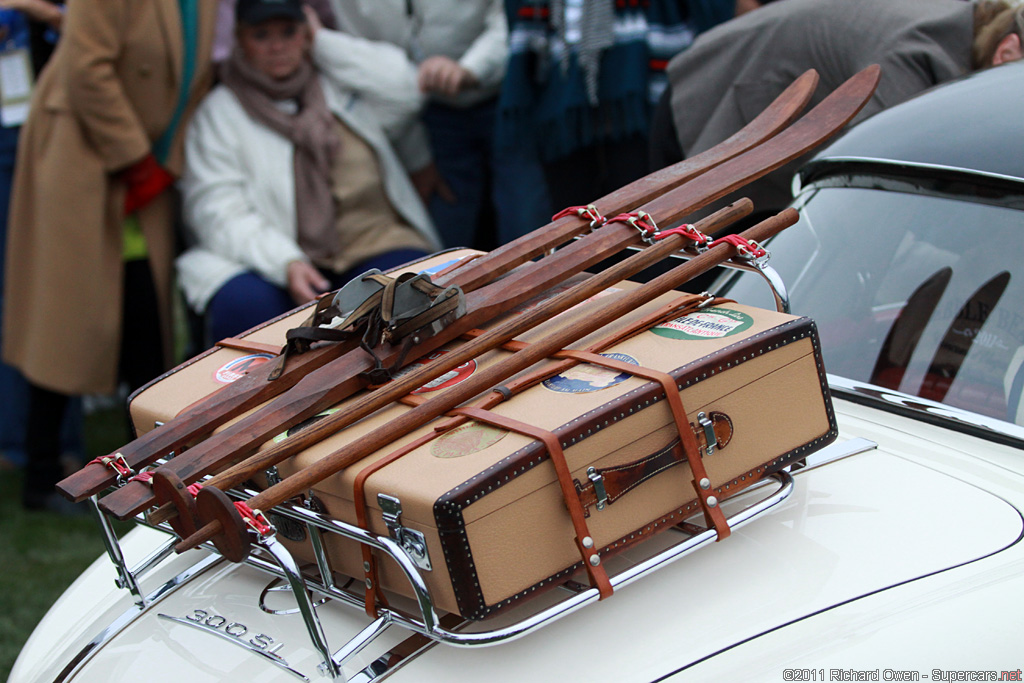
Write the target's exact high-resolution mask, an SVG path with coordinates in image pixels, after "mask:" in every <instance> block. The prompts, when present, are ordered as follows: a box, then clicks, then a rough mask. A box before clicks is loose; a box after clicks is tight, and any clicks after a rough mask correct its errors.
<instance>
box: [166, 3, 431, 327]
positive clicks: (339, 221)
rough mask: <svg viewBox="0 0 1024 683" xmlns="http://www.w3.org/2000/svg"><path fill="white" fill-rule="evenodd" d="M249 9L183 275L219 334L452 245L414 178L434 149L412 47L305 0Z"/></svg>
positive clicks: (191, 184) (194, 303) (192, 190)
mask: <svg viewBox="0 0 1024 683" xmlns="http://www.w3.org/2000/svg"><path fill="white" fill-rule="evenodd" d="M236 18H237V20H238V21H237V24H238V25H237V38H238V40H237V45H236V47H235V49H234V52H233V53H232V55H231V57H230V58H229V59H228V60H227V61H226V62H225V63H224V65H223V66H222V70H221V84H220V85H218V86H217V87H216V88H215V89H214V90H213V91H212V92H211V93H210V94H209V95H208V96H207V98H206V100H204V102H203V103H202V104H201V105H200V107H199V109H198V111H197V112H196V115H195V117H194V118H193V120H192V123H191V124H190V127H189V130H188V137H187V140H186V167H185V173H184V176H183V179H182V189H183V192H184V201H185V222H186V226H187V229H188V234H189V236H190V238H191V239H192V240H193V242H194V244H193V245H192V246H191V247H190V248H189V249H188V250H187V251H186V252H185V253H184V254H182V255H181V256H180V257H179V258H178V261H177V266H178V275H179V282H180V285H181V287H182V290H183V291H184V293H185V298H186V300H187V301H188V303H189V305H190V306H191V307H192V308H193V309H194V310H195V311H197V312H199V313H202V314H204V315H205V319H206V326H207V341H208V342H212V341H217V340H219V339H222V338H225V337H230V336H234V335H237V334H238V333H240V332H243V331H244V330H246V329H248V328H250V327H252V326H253V325H256V324H258V323H261V322H263V321H265V320H267V319H269V318H272V317H274V316H275V315H278V314H280V313H284V312H285V311H287V310H290V309H291V308H293V307H294V306H295V305H298V304H303V303H306V302H307V301H310V300H312V299H313V298H315V297H316V296H317V295H318V294H320V293H321V292H324V291H328V290H330V289H335V288H337V287H340V286H341V285H342V284H344V283H345V282H347V281H348V280H349V279H351V278H352V277H354V276H356V275H358V274H360V273H362V272H364V271H366V270H368V269H370V268H379V269H381V270H386V269H388V268H390V267H394V266H397V265H400V264H402V263H404V262H407V261H409V260H412V259H414V258H416V257H418V256H420V255H422V254H425V253H429V252H431V251H433V250H435V249H437V248H438V243H439V241H438V239H437V235H436V233H435V231H434V228H433V226H432V225H431V223H430V219H429V217H428V215H427V212H426V210H425V209H424V207H423V204H422V202H421V201H420V199H419V196H418V195H417V194H416V192H415V190H414V189H413V186H412V184H411V182H410V180H409V176H408V171H409V170H412V171H415V170H418V169H420V168H422V167H423V166H426V165H427V164H428V163H429V161H430V156H429V154H430V153H429V150H428V149H426V148H424V147H421V146H416V144H415V141H416V140H417V139H416V138H415V137H414V136H406V135H405V133H406V132H407V131H408V130H409V128H410V127H411V126H412V125H413V124H414V122H415V120H416V116H417V113H418V108H419V106H420V104H421V102H422V96H421V94H420V93H419V91H418V87H417V83H416V72H415V70H414V69H412V68H411V67H410V66H409V64H408V61H407V60H406V59H405V55H404V54H403V53H402V52H401V51H400V50H399V49H398V48H395V47H393V46H391V45H386V44H383V43H373V42H369V41H365V40H362V39H358V38H355V37H352V36H348V35H345V34H341V33H337V32H334V31H329V30H327V29H324V28H322V26H320V24H319V21H318V20H317V19H316V15H315V14H313V13H311V12H304V11H303V9H302V6H301V2H300V0H284V1H281V0H239V2H238V5H237V7H236ZM403 142H411V143H413V144H405V145H404V146H403V144H402V143H403Z"/></svg>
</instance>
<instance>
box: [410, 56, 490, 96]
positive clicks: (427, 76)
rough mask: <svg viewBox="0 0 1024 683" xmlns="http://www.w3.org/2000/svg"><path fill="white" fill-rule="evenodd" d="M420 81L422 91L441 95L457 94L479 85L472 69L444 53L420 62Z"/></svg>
mask: <svg viewBox="0 0 1024 683" xmlns="http://www.w3.org/2000/svg"><path fill="white" fill-rule="evenodd" d="M418 81H419V86H420V90H421V91H422V92H425V93H438V94H441V95H455V94H457V93H459V92H462V91H463V90H466V89H468V88H473V87H476V86H477V85H478V81H477V79H476V76H474V75H473V72H472V71H470V70H469V69H466V68H464V67H463V66H462V65H461V64H459V63H458V62H456V61H455V60H454V59H451V58H450V57H444V56H442V55H434V56H433V57H427V58H426V59H425V60H423V62H422V63H420V70H419V78H418Z"/></svg>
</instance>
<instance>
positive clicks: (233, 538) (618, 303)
mask: <svg viewBox="0 0 1024 683" xmlns="http://www.w3.org/2000/svg"><path fill="white" fill-rule="evenodd" d="M797 218H798V215H797V212H796V210H794V209H786V210H784V211H783V212H782V213H780V214H778V215H777V216H774V217H772V218H769V219H768V220H766V221H763V222H761V223H759V224H758V225H756V226H754V227H753V228H750V229H749V230H747V231H745V232H744V233H742V235H741V236H742V237H743V238H744V239H746V240H747V241H749V242H760V241H763V240H766V239H768V238H770V237H772V236H773V235H775V234H777V233H779V232H781V231H782V230H783V229H785V228H786V227H789V226H790V225H792V224H793V223H795V222H796V220H797ZM685 242H686V238H685V237H683V236H681V235H678V234H674V235H669V236H668V237H666V238H665V241H664V243H663V245H661V246H662V247H663V248H664V250H665V251H666V252H671V251H674V250H678V249H680V248H682V247H683V246H685V244H684V243H685ZM652 248H657V247H652ZM736 249H737V248H736V247H735V246H734V245H733V244H731V243H728V242H720V243H718V244H716V245H715V246H712V247H711V248H710V249H709V250H708V251H706V252H704V253H703V254H701V255H699V256H697V257H695V258H693V259H692V260H690V261H687V262H686V263H683V264H682V265H679V266H676V267H675V268H673V269H672V270H670V271H669V272H667V273H665V274H663V275H660V276H658V277H657V278H655V279H653V280H651V281H650V282H648V283H645V284H643V285H640V286H639V287H637V288H636V289H635V290H633V291H630V292H623V293H620V294H618V295H616V296H614V297H609V299H608V301H607V302H606V303H604V302H601V303H598V304H596V305H595V308H594V310H592V311H590V314H589V315H588V316H587V317H586V318H584V319H583V320H581V321H579V322H578V323H576V324H575V325H572V326H570V327H566V328H564V329H562V330H559V331H557V332H554V333H552V334H550V335H547V336H545V337H543V338H542V339H540V340H538V341H535V342H532V343H531V344H529V345H527V346H526V347H525V348H524V349H523V350H521V351H517V352H516V353H514V354H513V355H512V356H511V357H509V358H507V359H505V360H502V361H500V362H498V363H495V364H494V365H492V366H490V367H487V368H484V369H482V370H480V371H479V372H478V373H477V374H476V375H474V376H473V377H470V378H469V379H467V380H466V381H464V382H462V383H461V384H458V385H456V386H454V387H451V388H449V389H448V390H446V391H445V392H444V393H442V394H440V395H438V396H437V397H435V398H432V399H430V400H428V401H426V402H424V403H422V404H420V405H419V406H416V407H415V408H413V409H411V410H410V411H409V412H407V413H404V414H403V415H400V416H399V417H396V418H395V419H393V420H391V421H390V422H389V423H388V424H387V425H385V426H383V427H379V428H377V429H375V430H373V431H371V432H370V433H368V434H365V435H363V436H362V437H360V438H359V439H358V440H356V441H354V442H352V443H350V444H348V445H347V446H344V447H343V448H341V449H339V450H337V451H334V452H333V453H331V454H330V455H327V456H326V457H324V458H322V459H320V460H318V461H317V462H316V463H314V464H312V465H310V466H308V467H305V468H303V469H302V470H300V471H298V472H296V473H295V474H293V475H291V476H290V477H288V478H287V479H285V480H283V481H281V482H280V483H277V484H275V485H273V486H271V487H270V488H268V489H266V490H265V491H263V492H261V493H259V494H257V495H256V496H254V497H252V498H251V499H249V500H248V501H246V505H248V506H249V508H250V509H252V510H269V509H270V508H271V507H273V506H275V505H280V504H281V503H284V502H285V501H288V500H290V499H292V498H294V497H295V496H297V495H299V494H302V493H305V492H306V491H308V490H310V488H312V487H313V486H315V485H317V484H318V483H320V482H321V481H323V480H324V479H326V478H327V477H329V476H332V475H334V474H337V473H338V472H340V471H341V470H343V469H345V468H347V467H350V466H352V465H354V464H356V463H357V462H359V461H360V460H362V459H363V458H365V457H367V456H368V455H370V454H372V453H374V452H375V451H377V450H379V449H381V448H384V447H386V446H387V445H388V444H390V443H392V442H394V441H395V439H396V438H399V437H400V436H402V435H405V434H408V433H410V432H411V431H413V430H415V429H418V428H420V427H422V426H424V425H426V424H427V423H428V422H430V421H431V420H433V419H435V418H438V417H441V416H442V415H444V414H445V413H447V412H449V411H451V410H452V409H453V408H456V407H457V406H459V405H461V404H462V403H464V402H466V401H468V400H470V399H472V398H473V397H474V396H477V395H478V394H480V393H481V392H483V391H486V390H488V389H490V388H491V387H493V386H496V385H498V384H500V383H502V382H504V381H505V380H507V379H508V378H509V377H511V376H513V375H514V374H516V373H518V372H521V371H523V370H525V369H527V368H529V367H530V366H532V365H533V364H535V363H537V362H539V361H541V360H544V359H545V358H548V357H551V356H552V355H553V354H556V353H557V352H558V351H561V350H562V349H563V348H565V347H566V346H568V345H569V344H572V343H574V342H575V341H577V340H579V339H581V338H583V337H585V336H587V335H589V334H591V333H593V332H595V331H597V330H599V329H601V328H602V327H604V326H606V325H609V324H611V323H614V322H615V321H616V320H618V319H620V318H621V317H623V316H624V315H626V314H628V313H630V312H631V311H634V310H636V309H637V308H638V307H640V306H642V305H644V304H645V303H648V302H649V301H651V300H652V299H654V298H656V297H658V296H661V295H662V294H665V293H667V292H669V291H671V290H673V289H676V288H678V287H680V286H681V285H683V284H685V283H686V282H688V281H689V280H691V279H693V278H694V277H696V276H698V275H700V274H702V273H705V272H707V271H708V270H710V269H711V268H713V267H715V266H717V265H718V264H720V263H722V262H723V261H725V260H727V259H729V258H732V257H733V256H735V255H736V253H737V251H736ZM642 256H643V254H638V255H636V256H634V257H631V258H637V257H642ZM566 294H567V293H563V294H562V295H560V297H564V296H566ZM196 500H197V507H198V514H199V517H200V521H201V522H202V523H203V524H204V526H203V527H202V528H200V529H199V530H197V532H196V533H195V534H193V535H192V536H190V537H188V538H186V539H184V540H183V541H181V542H180V543H179V544H177V545H176V546H175V550H176V551H178V552H183V551H185V550H188V549H189V548H193V547H195V546H197V545H199V544H200V543H204V542H206V541H209V540H213V541H214V543H215V544H216V546H217V548H218V550H219V551H221V553H222V554H223V555H224V556H225V557H227V558H228V559H229V560H232V561H235V562H240V561H242V560H244V559H245V557H247V556H248V551H249V548H250V544H249V541H248V530H249V527H248V526H247V525H246V523H245V522H244V521H243V519H242V517H241V515H240V514H239V512H238V510H237V509H236V508H235V506H234V504H233V503H232V502H231V501H230V499H228V498H227V496H226V495H224V493H223V492H222V491H220V490H219V489H216V488H213V487H205V486H204V487H203V488H202V489H201V490H200V491H199V493H198V495H197V497H196Z"/></svg>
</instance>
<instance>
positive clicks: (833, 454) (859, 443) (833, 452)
mask: <svg viewBox="0 0 1024 683" xmlns="http://www.w3.org/2000/svg"><path fill="white" fill-rule="evenodd" d="M876 448H878V444H877V443H876V442H874V441H871V440H869V439H865V438H863V437H860V436H857V437H854V438H852V439H850V440H848V441H841V442H838V443H831V444H829V445H828V446H825V447H824V448H822V449H821V450H819V451H815V452H814V453H811V454H810V455H809V456H807V458H805V461H806V463H807V464H806V465H803V466H802V467H797V466H796V465H794V466H793V474H799V473H801V472H806V471H807V470H813V469H814V468H815V467H821V466H822V465H827V464H829V463H830V462H835V461H836V460H842V459H843V458H848V457H850V456H851V455H857V454H858V453H864V452H866V451H871V450H874V449H876Z"/></svg>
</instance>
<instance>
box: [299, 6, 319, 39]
mask: <svg viewBox="0 0 1024 683" xmlns="http://www.w3.org/2000/svg"><path fill="white" fill-rule="evenodd" d="M302 11H303V12H304V13H305V15H306V23H307V24H308V25H309V34H310V35H311V36H315V35H316V32H317V31H319V30H320V29H322V28H323V27H324V22H322V21H320V15H319V14H317V13H316V10H315V9H313V8H312V7H310V6H309V5H307V4H303V5H302Z"/></svg>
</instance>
